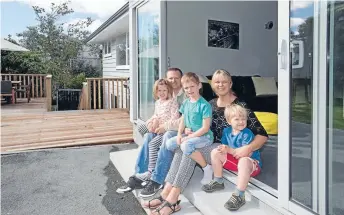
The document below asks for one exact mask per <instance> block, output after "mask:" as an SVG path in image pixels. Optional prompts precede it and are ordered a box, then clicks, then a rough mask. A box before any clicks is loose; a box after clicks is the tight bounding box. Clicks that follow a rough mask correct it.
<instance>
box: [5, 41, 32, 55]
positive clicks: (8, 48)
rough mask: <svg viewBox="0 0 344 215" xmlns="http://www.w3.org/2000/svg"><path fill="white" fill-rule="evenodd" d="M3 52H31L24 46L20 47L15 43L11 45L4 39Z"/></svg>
mask: <svg viewBox="0 0 344 215" xmlns="http://www.w3.org/2000/svg"><path fill="white" fill-rule="evenodd" d="M1 50H4V51H22V52H26V51H30V50H28V49H26V48H24V47H22V46H18V45H16V44H14V43H11V42H10V41H8V40H5V39H4V38H1Z"/></svg>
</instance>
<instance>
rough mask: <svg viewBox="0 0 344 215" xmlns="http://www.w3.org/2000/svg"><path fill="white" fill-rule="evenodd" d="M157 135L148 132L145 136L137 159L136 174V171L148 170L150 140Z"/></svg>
mask: <svg viewBox="0 0 344 215" xmlns="http://www.w3.org/2000/svg"><path fill="white" fill-rule="evenodd" d="M154 137H156V134H154V133H146V134H145V135H144V136H143V145H142V148H141V150H140V152H139V156H138V157H137V159H136V165H135V174H136V173H144V172H147V171H148V164H149V148H148V144H149V142H150V141H151V140H152V139H153V138H154Z"/></svg>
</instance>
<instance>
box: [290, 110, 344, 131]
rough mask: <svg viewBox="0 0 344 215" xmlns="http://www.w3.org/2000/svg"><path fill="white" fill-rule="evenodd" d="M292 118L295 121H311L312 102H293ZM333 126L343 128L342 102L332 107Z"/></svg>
mask: <svg viewBox="0 0 344 215" xmlns="http://www.w3.org/2000/svg"><path fill="white" fill-rule="evenodd" d="M292 119H293V121H296V122H303V123H307V124H311V123H312V104H293V109H292ZM333 128H337V129H343V130H344V118H343V104H335V106H334V107H333Z"/></svg>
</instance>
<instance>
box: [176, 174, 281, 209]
mask: <svg viewBox="0 0 344 215" xmlns="http://www.w3.org/2000/svg"><path fill="white" fill-rule="evenodd" d="M202 177H203V171H202V170H201V168H199V167H196V168H195V171H194V174H193V176H192V178H191V180H190V182H189V184H188V186H187V188H186V189H185V190H184V192H183V195H184V196H185V197H186V198H187V199H188V200H189V201H190V202H191V203H192V204H193V205H194V206H195V207H196V208H198V210H200V211H201V212H202V213H203V214H206V215H230V214H233V212H230V211H228V210H227V209H226V208H225V207H224V204H225V202H226V201H227V200H228V199H229V198H230V196H231V195H232V193H233V192H234V191H235V184H233V183H231V182H229V181H228V180H225V189H224V190H222V191H217V192H214V193H206V192H204V191H203V190H202V189H201V186H202V185H201V183H200V181H201V179H202ZM226 177H229V176H228V174H227V173H224V178H226ZM235 214H237V215H252V214H255V215H281V213H279V212H278V211H276V210H274V209H272V208H271V207H269V206H268V205H266V204H265V203H263V202H262V201H260V200H259V199H257V198H255V197H254V196H252V195H251V194H250V193H249V192H247V193H246V204H245V205H244V206H243V207H242V208H240V210H238V211H236V212H235Z"/></svg>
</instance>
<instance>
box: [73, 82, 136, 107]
mask: <svg viewBox="0 0 344 215" xmlns="http://www.w3.org/2000/svg"><path fill="white" fill-rule="evenodd" d="M128 80H129V78H122V77H114V78H87V79H86V82H84V83H83V89H82V94H81V99H80V104H79V110H91V109H113V108H121V109H129V106H130V104H129V103H130V102H129V97H130V93H129V87H128V86H129V85H128Z"/></svg>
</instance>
